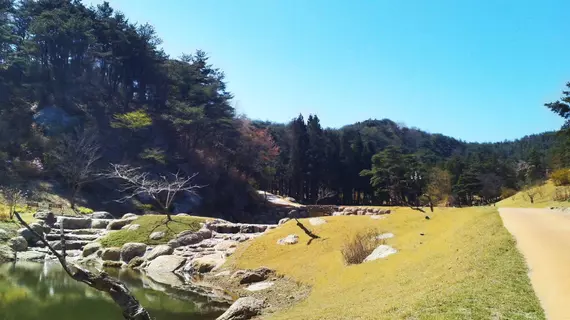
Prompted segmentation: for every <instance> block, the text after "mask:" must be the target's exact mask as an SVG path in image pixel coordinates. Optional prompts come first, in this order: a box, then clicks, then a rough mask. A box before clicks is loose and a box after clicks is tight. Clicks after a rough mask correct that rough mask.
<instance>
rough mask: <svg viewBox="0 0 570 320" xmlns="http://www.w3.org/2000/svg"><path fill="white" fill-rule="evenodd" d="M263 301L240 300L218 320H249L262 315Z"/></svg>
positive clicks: (248, 298) (250, 298)
mask: <svg viewBox="0 0 570 320" xmlns="http://www.w3.org/2000/svg"><path fill="white" fill-rule="evenodd" d="M264 307H265V302H264V301H263V300H260V299H257V298H254V297H245V298H239V299H237V300H236V302H234V303H233V304H232V305H231V306H230V308H229V309H228V310H226V312H224V313H223V314H222V315H221V316H219V317H218V318H217V319H216V320H248V319H251V318H253V317H255V316H258V315H260V314H261V310H263V308H264Z"/></svg>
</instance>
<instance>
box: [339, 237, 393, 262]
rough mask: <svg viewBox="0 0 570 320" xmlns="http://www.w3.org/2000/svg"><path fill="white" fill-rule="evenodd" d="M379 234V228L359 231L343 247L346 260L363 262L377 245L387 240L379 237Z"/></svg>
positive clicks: (342, 250) (342, 251)
mask: <svg viewBox="0 0 570 320" xmlns="http://www.w3.org/2000/svg"><path fill="white" fill-rule="evenodd" d="M378 234H379V233H378V231H377V230H373V229H370V230H366V231H361V232H358V233H357V234H355V235H354V236H353V237H352V238H350V239H348V240H347V241H346V242H345V244H344V245H343V247H342V249H341V253H342V256H343V258H344V261H345V262H346V263H347V264H360V263H362V262H363V261H364V259H366V257H368V256H369V255H370V254H371V253H372V251H374V249H376V247H378V246H379V245H381V244H383V243H384V242H385V241H384V240H379V239H377V237H378Z"/></svg>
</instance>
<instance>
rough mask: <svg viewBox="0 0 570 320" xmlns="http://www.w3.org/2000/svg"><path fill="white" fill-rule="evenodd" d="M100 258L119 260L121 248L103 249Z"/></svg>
mask: <svg viewBox="0 0 570 320" xmlns="http://www.w3.org/2000/svg"><path fill="white" fill-rule="evenodd" d="M101 259H102V260H105V261H119V260H121V248H118V247H113V248H106V249H103V251H102V252H101Z"/></svg>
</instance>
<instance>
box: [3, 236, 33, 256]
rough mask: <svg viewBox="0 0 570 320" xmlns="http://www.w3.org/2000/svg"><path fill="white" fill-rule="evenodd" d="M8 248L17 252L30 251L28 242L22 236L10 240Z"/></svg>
mask: <svg viewBox="0 0 570 320" xmlns="http://www.w3.org/2000/svg"><path fill="white" fill-rule="evenodd" d="M8 246H10V248H12V250H14V251H16V252H20V251H26V250H28V241H26V239H25V238H24V237H22V236H17V237H14V238H12V239H10V240H8Z"/></svg>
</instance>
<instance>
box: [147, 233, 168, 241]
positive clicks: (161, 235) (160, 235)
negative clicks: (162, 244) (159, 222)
mask: <svg viewBox="0 0 570 320" xmlns="http://www.w3.org/2000/svg"><path fill="white" fill-rule="evenodd" d="M164 236H166V232H164V231H155V232H153V233H151V234H150V235H149V236H148V238H149V240H160V239H162V238H164Z"/></svg>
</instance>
